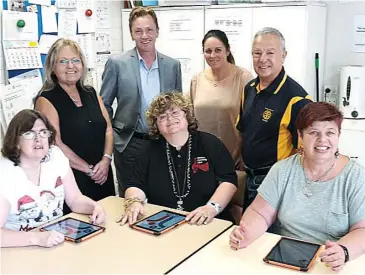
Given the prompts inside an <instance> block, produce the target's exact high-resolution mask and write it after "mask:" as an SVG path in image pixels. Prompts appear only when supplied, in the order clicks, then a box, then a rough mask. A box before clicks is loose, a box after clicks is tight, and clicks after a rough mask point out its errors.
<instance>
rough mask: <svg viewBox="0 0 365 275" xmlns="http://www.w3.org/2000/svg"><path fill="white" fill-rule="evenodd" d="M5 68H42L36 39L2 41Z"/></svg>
mask: <svg viewBox="0 0 365 275" xmlns="http://www.w3.org/2000/svg"><path fill="white" fill-rule="evenodd" d="M3 47H4V55H5V62H6V69H7V70H17V69H33V68H42V67H43V65H42V61H41V54H40V50H39V47H38V42H37V41H3Z"/></svg>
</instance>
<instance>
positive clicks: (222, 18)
mask: <svg viewBox="0 0 365 275" xmlns="http://www.w3.org/2000/svg"><path fill="white" fill-rule="evenodd" d="M212 29H218V30H221V31H224V32H225V33H226V35H227V37H228V41H229V44H230V47H231V52H232V54H233V57H234V59H235V63H236V65H237V66H240V67H243V68H245V69H247V70H250V71H252V55H251V41H252V36H253V34H252V8H250V7H247V8H246V7H240V8H224V7H223V8H214V7H210V8H209V7H207V8H206V11H205V33H207V32H208V31H209V30H212ZM207 66H208V65H207V64H205V67H207Z"/></svg>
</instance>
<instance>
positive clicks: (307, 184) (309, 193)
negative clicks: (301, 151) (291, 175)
mask: <svg viewBox="0 0 365 275" xmlns="http://www.w3.org/2000/svg"><path fill="white" fill-rule="evenodd" d="M336 160H337V159H335V161H334V162H333V164H332V165H331V167H330V168H329V169H328V170H327V171H326V173H324V174H323V175H322V176H321V177H319V178H318V179H316V180H310V179H309V178H308V176H307V173H306V172H305V169H304V157H303V159H302V163H301V164H302V165H301V166H302V169H303V173H304V176H305V186H304V187H303V194H304V195H305V196H306V197H307V198H310V197H312V195H313V193H312V191H311V190H310V188H309V187H310V185H311V183H317V182H320V181H322V180H323V179H325V178H326V177H327V176H328V175H330V174H331V173H332V171H333V169H334V168H335V165H336Z"/></svg>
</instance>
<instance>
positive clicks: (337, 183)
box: [230, 102, 365, 271]
mask: <svg viewBox="0 0 365 275" xmlns="http://www.w3.org/2000/svg"><path fill="white" fill-rule="evenodd" d="M342 120H343V116H342V113H341V112H340V111H339V110H338V109H337V108H336V107H335V106H333V105H331V104H328V103H325V102H312V103H309V104H308V105H306V106H305V107H304V108H303V109H302V110H301V112H300V114H299V116H298V119H297V121H296V127H297V129H298V136H299V138H300V142H301V144H302V145H303V146H302V148H301V149H300V151H299V153H298V154H296V155H293V156H291V157H289V158H287V159H285V160H282V161H280V162H278V163H277V164H275V165H274V166H273V167H272V168H271V170H270V172H269V174H268V176H267V177H266V178H265V180H264V182H263V184H262V185H261V186H260V188H259V189H258V193H259V196H257V197H256V199H255V201H254V202H253V203H252V204H251V206H250V207H249V208H248V209H247V210H246V212H245V213H244V214H243V216H242V218H241V222H240V226H238V227H236V228H235V229H234V230H233V231H232V233H231V236H230V246H231V247H232V249H240V248H244V247H246V246H248V245H249V244H250V243H252V242H253V241H254V240H255V239H257V238H258V237H259V236H260V235H262V234H263V233H264V232H265V231H266V230H267V228H268V227H269V226H270V225H271V224H272V223H273V222H274V221H275V219H276V218H278V220H279V221H280V223H281V228H280V233H281V235H284V236H289V237H293V238H297V239H302V240H306V241H312V242H317V243H322V244H325V250H324V251H323V252H322V253H321V254H320V258H321V261H322V262H325V263H326V265H327V266H328V267H330V268H332V270H334V271H336V270H339V269H341V268H342V267H343V265H344V263H345V262H346V261H348V260H349V259H350V260H352V259H354V258H356V257H358V256H360V255H361V254H364V253H365V169H364V168H363V167H362V166H360V165H359V164H357V163H356V162H355V161H353V160H350V159H349V158H348V157H346V156H344V155H341V154H339V149H338V142H339V136H340V131H341V123H342Z"/></svg>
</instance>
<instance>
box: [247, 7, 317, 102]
mask: <svg viewBox="0 0 365 275" xmlns="http://www.w3.org/2000/svg"><path fill="white" fill-rule="evenodd" d="M306 14H307V11H306V7H305V6H287V7H285V6H281V7H260V8H255V9H254V10H253V26H252V29H253V35H255V33H256V32H257V31H259V30H260V29H262V28H264V27H273V28H276V29H278V30H279V31H280V32H281V33H282V34H283V36H284V38H285V46H286V50H287V52H288V54H287V56H286V59H285V62H284V67H285V71H286V73H287V74H288V75H289V76H290V77H291V78H293V79H294V80H295V81H297V82H298V83H299V84H300V85H301V86H303V87H304V88H305V89H308V87H306V66H307V65H311V64H306V55H307V43H306V41H307V33H306V31H307V30H306V25H307V20H306ZM312 64H313V70H314V56H313V63H312ZM313 81H314V80H313ZM307 92H310V91H307ZM312 97H313V94H312Z"/></svg>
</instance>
